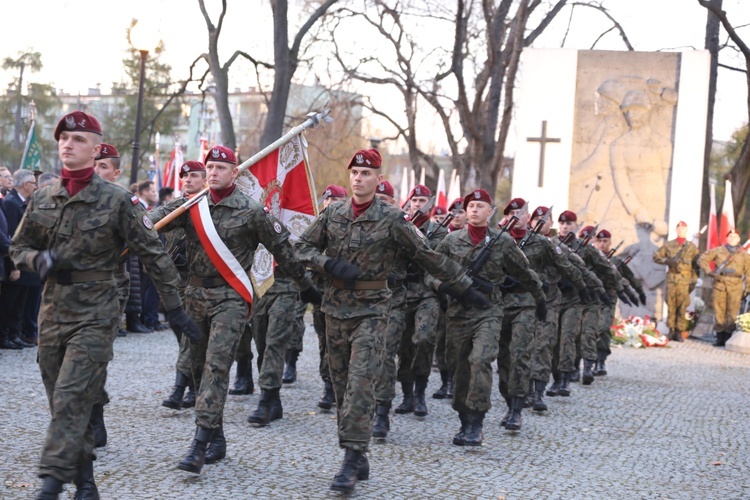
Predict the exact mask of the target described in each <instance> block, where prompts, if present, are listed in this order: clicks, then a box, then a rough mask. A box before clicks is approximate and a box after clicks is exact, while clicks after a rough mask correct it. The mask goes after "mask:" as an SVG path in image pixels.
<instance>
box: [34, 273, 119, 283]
mask: <svg viewBox="0 0 750 500" xmlns="http://www.w3.org/2000/svg"><path fill="white" fill-rule="evenodd" d="M114 277H115V275H114V274H113V273H112V272H111V271H52V272H51V273H49V274H48V275H47V281H49V282H52V283H57V284H58V285H72V284H73V283H87V282H89V281H106V280H111V279H114Z"/></svg>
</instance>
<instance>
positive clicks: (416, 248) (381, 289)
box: [297, 149, 486, 492]
mask: <svg viewBox="0 0 750 500" xmlns="http://www.w3.org/2000/svg"><path fill="white" fill-rule="evenodd" d="M347 167H348V169H349V180H350V184H351V189H352V193H353V196H352V198H351V199H350V200H347V201H345V202H343V203H335V204H332V205H331V206H329V207H328V209H326V210H325V211H324V212H323V213H322V214H321V215H320V216H319V217H318V218H317V219H316V220H315V222H313V223H312V224H311V225H310V226H309V227H308V228H307V230H305V232H304V234H303V235H302V237H301V238H300V240H299V242H298V244H297V252H298V255H299V256H300V258H301V259H302V261H303V262H304V263H305V264H307V265H309V266H312V267H314V268H315V269H316V270H317V271H318V272H320V273H325V274H327V275H329V276H330V277H331V278H332V281H331V286H330V287H329V288H328V289H326V291H325V295H324V298H323V304H322V306H321V310H322V311H323V312H324V313H325V314H326V340H327V342H328V360H329V367H330V370H331V379H332V381H333V387H334V392H335V393H336V404H337V406H338V413H337V420H338V436H339V445H340V446H341V447H343V448H345V449H346V454H345V458H344V462H343V464H342V466H341V470H340V471H339V473H338V474H337V475H336V477H335V478H334V480H333V483H332V484H331V489H333V490H338V491H345V492H350V491H352V490H353V489H354V487H355V485H356V483H357V480H358V479H367V478H369V469H370V466H369V463H368V461H367V456H366V454H365V452H366V451H367V448H368V445H369V441H370V437H371V435H372V425H373V419H372V417H373V412H374V410H375V394H374V386H375V382H376V379H377V378H378V376H379V372H380V364H381V363H382V359H383V349H384V340H385V338H384V337H385V333H386V327H387V324H388V313H389V311H390V309H391V291H390V289H389V288H388V282H387V280H388V275H389V274H390V273H391V270H392V266H393V262H394V259H395V257H396V253H397V252H398V251H399V250H401V249H403V251H405V252H406V253H408V254H409V255H410V256H412V257H413V258H414V259H415V260H416V261H417V262H419V263H420V265H421V266H422V267H423V268H424V269H425V270H426V271H427V272H429V273H430V274H431V275H433V276H436V277H438V278H440V279H444V280H446V282H447V283H448V284H449V285H451V286H452V287H454V289H455V290H457V292H456V295H458V296H460V297H462V298H463V300H464V301H465V302H466V303H468V304H472V305H475V306H484V305H485V304H486V299H484V297H482V296H481V295H479V294H477V293H476V292H474V291H473V290H472V289H471V288H470V287H469V286H470V284H471V280H470V279H469V278H468V277H466V276H465V275H464V274H463V272H462V269H461V268H460V267H459V266H458V265H456V264H455V263H453V262H451V261H450V260H449V259H447V258H445V257H444V256H442V255H440V254H438V253H435V252H433V251H431V250H430V248H429V247H428V246H427V243H426V242H425V241H424V239H423V238H422V236H421V235H420V233H419V231H418V230H417V229H416V228H415V227H414V225H413V224H411V223H409V222H408V221H406V220H405V219H404V216H403V214H402V213H401V211H400V210H399V209H397V208H395V207H393V206H391V205H389V204H387V203H384V202H383V201H382V200H381V199H380V198H377V197H376V196H375V192H376V190H377V187H378V184H379V183H380V182H381V181H382V176H381V174H380V167H381V157H380V153H378V151H377V150H376V149H369V150H360V151H357V153H355V154H354V156H353V157H352V159H351V161H350V162H349V164H348V166H347Z"/></svg>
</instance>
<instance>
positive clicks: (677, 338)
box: [674, 330, 685, 342]
mask: <svg viewBox="0 0 750 500" xmlns="http://www.w3.org/2000/svg"><path fill="white" fill-rule="evenodd" d="M674 340H675V342H685V339H684V338H682V330H676V331H675V335H674Z"/></svg>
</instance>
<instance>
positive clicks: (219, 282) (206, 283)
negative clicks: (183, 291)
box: [188, 276, 229, 288]
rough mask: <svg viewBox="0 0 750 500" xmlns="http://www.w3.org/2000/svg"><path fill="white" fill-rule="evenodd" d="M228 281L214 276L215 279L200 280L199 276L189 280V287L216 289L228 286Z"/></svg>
mask: <svg viewBox="0 0 750 500" xmlns="http://www.w3.org/2000/svg"><path fill="white" fill-rule="evenodd" d="M228 284H229V283H227V280H225V279H224V278H222V277H221V276H214V277H213V278H199V277H198V276H191V277H190V278H189V279H188V285H190V286H199V287H201V288H216V287H219V286H224V285H228Z"/></svg>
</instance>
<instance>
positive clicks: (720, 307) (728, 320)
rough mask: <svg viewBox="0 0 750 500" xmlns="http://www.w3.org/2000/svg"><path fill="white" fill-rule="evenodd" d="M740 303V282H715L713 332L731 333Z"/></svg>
mask: <svg viewBox="0 0 750 500" xmlns="http://www.w3.org/2000/svg"><path fill="white" fill-rule="evenodd" d="M741 303H742V281H740V280H739V279H738V280H736V281H729V280H726V281H721V282H719V281H715V282H714V289H713V305H714V321H715V324H714V331H715V332H727V333H732V332H734V330H735V321H736V318H737V315H738V314H739V312H740V306H741Z"/></svg>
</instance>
